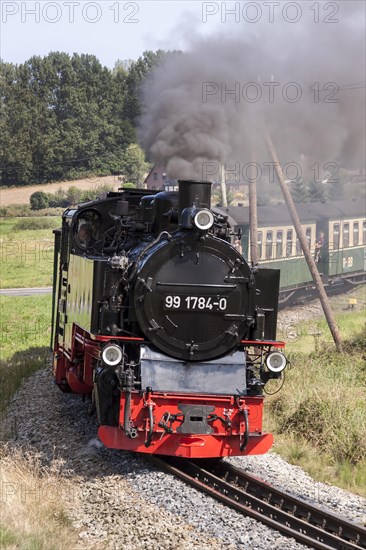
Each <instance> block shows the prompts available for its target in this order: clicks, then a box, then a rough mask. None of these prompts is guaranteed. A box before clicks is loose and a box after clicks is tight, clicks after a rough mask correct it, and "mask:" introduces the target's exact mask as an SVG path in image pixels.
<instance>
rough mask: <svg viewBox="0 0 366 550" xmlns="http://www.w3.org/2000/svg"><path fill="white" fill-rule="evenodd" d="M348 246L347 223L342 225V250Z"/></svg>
mask: <svg viewBox="0 0 366 550" xmlns="http://www.w3.org/2000/svg"><path fill="white" fill-rule="evenodd" d="M347 246H349V223H348V222H347V223H345V224H344V225H343V248H346V247H347Z"/></svg>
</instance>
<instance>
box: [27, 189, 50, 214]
mask: <svg viewBox="0 0 366 550" xmlns="http://www.w3.org/2000/svg"><path fill="white" fill-rule="evenodd" d="M29 201H30V205H31V209H32V210H42V209H43V208H48V206H49V198H48V195H47V193H44V192H43V191H36V192H35V193H33V194H32V195H31V196H30V199H29Z"/></svg>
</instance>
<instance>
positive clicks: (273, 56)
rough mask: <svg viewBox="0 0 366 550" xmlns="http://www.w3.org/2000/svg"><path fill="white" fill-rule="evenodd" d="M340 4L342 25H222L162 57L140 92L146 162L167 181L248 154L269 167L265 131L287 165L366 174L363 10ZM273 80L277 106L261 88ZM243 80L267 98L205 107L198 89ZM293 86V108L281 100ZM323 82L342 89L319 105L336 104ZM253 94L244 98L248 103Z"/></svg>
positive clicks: (229, 99) (215, 100)
mask: <svg viewBox="0 0 366 550" xmlns="http://www.w3.org/2000/svg"><path fill="white" fill-rule="evenodd" d="M305 4H308V3H301V5H302V6H304V5H305ZM338 4H339V6H340V11H339V13H338V15H337V17H338V19H339V23H333V24H332V23H328V24H327V23H321V22H320V23H314V21H312V20H311V14H310V13H307V14H306V15H307V17H305V16H304V17H303V18H302V19H301V21H299V22H297V23H294V24H290V23H286V22H283V21H282V22H280V21H275V22H274V23H272V24H271V23H266V22H260V23H258V24H255V25H252V26H250V24H248V23H245V22H243V23H240V24H239V25H236V26H233V25H229V24H228V23H227V24H223V25H222V27H223V31H224V32H220V33H219V34H215V35H214V36H210V37H209V38H205V39H203V38H202V39H195V40H192V42H191V43H190V44H189V46H188V47H187V50H186V51H185V52H184V53H181V54H172V55H170V56H168V57H167V58H166V59H165V60H164V62H163V63H162V64H161V65H160V66H159V67H157V68H156V70H155V71H154V72H153V74H152V76H151V78H150V79H149V80H148V81H147V83H146V85H145V87H144V91H143V99H144V114H143V116H142V117H141V120H140V141H141V143H142V145H143V147H144V148H145V150H146V151H147V154H148V157H149V158H150V160H153V161H154V162H156V163H158V164H161V165H164V166H165V167H166V169H167V173H168V175H169V176H171V177H179V178H198V179H202V177H204V176H205V174H204V173H203V166H206V164H205V163H207V162H211V161H214V162H217V163H220V162H226V163H232V164H233V163H234V162H240V163H245V162H248V161H249V160H250V155H251V153H250V151H253V150H254V151H255V155H256V160H257V161H258V160H259V161H261V162H264V161H265V160H268V155H267V153H266V151H265V148H264V145H263V135H264V131H265V128H267V129H268V130H269V132H270V134H271V136H272V139H273V141H274V143H275V146H276V148H277V151H278V153H279V156H280V159H281V161H283V162H289V161H295V162H299V159H300V155H305V156H306V157H309V158H313V159H314V158H315V159H317V160H318V161H319V162H320V163H322V164H324V163H326V162H337V163H341V164H342V165H344V166H346V167H350V168H352V167H355V168H359V167H363V166H364V164H365V158H364V147H365V99H364V98H365V89H364V81H365V69H364V65H365V53H364V52H365V39H364V20H365V5H364V3H363V2H357V1H356V2H339V3H338ZM303 11H304V13H305V8H303ZM183 31H184V32H186V30H185V29H183ZM271 80H272V81H274V82H279V83H280V86H278V87H275V88H274V94H275V95H274V101H273V103H270V102H269V99H268V94H269V88H268V84H267V86H265V85H264V83H269V82H271ZM362 81H363V87H362ZM249 82H255V83H259V84H260V86H261V90H262V92H263V96H262V98H261V99H259V101H257V102H256V103H251V102H249V101H246V100H245V99H243V97H242V95H240V99H239V101H238V102H236V101H235V97H234V96H233V95H229V94H227V95H226V98H225V94H224V96H223V97H221V94H220V91H218V92H217V93H215V94H214V95H209V96H207V101H206V102H204V101H203V98H202V89H203V88H205V86H207V85H205V84H204V83H216V84H217V85H218V86H219V87H220V86H221V84H223V85H225V86H226V89H227V90H233V89H234V88H235V83H239V89H240V91H241V92H242V90H243V87H244V86H245V85H246V84H247V83H249ZM289 82H296V83H297V84H298V85H299V86H300V87H301V90H302V97H301V99H300V100H299V101H298V102H295V103H290V102H288V101H285V100H284V99H283V97H282V90H283V86H284V85H285V84H286V83H289ZM315 82H318V83H319V85H320V96H319V99H320V101H319V102H318V103H316V102H315V101H314V94H315V91H311V90H309V87H310V86H311V85H312V84H314V83H315ZM329 82H334V83H336V85H338V86H339V88H340V90H339V91H338V92H335V94H334V96H333V98H334V99H337V100H338V102H336V103H333V102H331V103H326V102H325V101H324V100H325V99H327V98H328V99H332V98H331V96H330V95H329V94H330V93H331V92H332V88H329V89H328V90H327V91H325V90H322V88H323V86H324V85H325V84H326V83H329ZM360 82H361V84H359V83H360ZM355 83H358V85H357V86H348V85H349V84H355ZM344 87H346V88H347V87H349V88H352V89H342V88H344ZM211 89H212V90H213V88H211ZM254 91H255V90H254V89H253V88H252V89H251V90H250V89H248V90H247V94H249V95H250V94H251V96H250V97H253V92H254ZM288 91H289V93H290V94H294V92H296V90H295V89H294V88H291V89H289V90H288ZM222 99H223V100H224V101H222Z"/></svg>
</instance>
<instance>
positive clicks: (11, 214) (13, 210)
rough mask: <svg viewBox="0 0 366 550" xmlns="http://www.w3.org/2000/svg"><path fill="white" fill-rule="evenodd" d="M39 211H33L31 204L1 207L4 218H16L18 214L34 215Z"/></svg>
mask: <svg viewBox="0 0 366 550" xmlns="http://www.w3.org/2000/svg"><path fill="white" fill-rule="evenodd" d="M34 214H36V215H37V216H39V214H38V212H34V211H33V212H32V211H31V209H30V206H29V204H9V206H2V207H1V208H0V216H1V217H2V218H16V217H18V216H32V215H34Z"/></svg>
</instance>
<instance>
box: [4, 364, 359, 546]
mask: <svg viewBox="0 0 366 550" xmlns="http://www.w3.org/2000/svg"><path fill="white" fill-rule="evenodd" d="M87 409H88V403H87V402H83V401H82V399H81V398H80V397H79V396H75V395H70V394H62V393H61V392H60V390H59V389H58V388H57V387H56V386H55V385H54V384H53V382H52V376H51V372H50V369H47V370H42V371H39V372H37V373H35V374H34V375H33V376H32V377H30V378H29V379H27V380H26V381H25V382H24V383H23V385H22V387H21V388H20V390H19V391H18V392H17V393H16V395H15V396H14V397H13V399H12V402H11V404H10V406H9V409H8V415H7V419H8V433H9V429H10V432H11V434H12V435H11V436H10V437H11V442H12V444H14V445H17V446H18V445H21V446H27V447H28V448H31V449H32V452H34V453H37V454H39V456H40V458H41V460H42V462H43V463H44V464H46V465H47V464H51V463H52V462H53V461H54V460H55V459H56V460H58V461H59V463H60V464H61V465H62V466H61V474H62V475H64V476H66V477H67V478H68V479H70V478H71V480H72V484H73V487H74V490H73V491H72V494H69V495H64V498H65V499H66V501H68V500H69V501H70V504H71V508H72V519H73V522H74V525H75V527H76V528H77V529H78V530H79V533H80V535H79V536H80V548H81V547H83V548H85V547H87V548H93V547H94V546H95V547H96V548H97V547H98V548H106V549H129V548H131V549H132V548H146V549H147V548H151V549H154V548H163V549H165V548H166V549H170V548H171V549H173V548H184V549H190V548H199V549H206V548H207V549H208V548H211V549H214V550H215V549H221V548H225V549H234V548H243V549H256V550H262V549H263V550H266V549H269V548H271V549H272V548H280V549H285V550H290V549H293V550H295V549H296V550H297V549H301V548H304V546H302V545H301V544H299V543H297V542H295V541H294V540H292V539H289V538H286V537H283V536H282V535H281V534H280V533H278V532H276V531H273V530H271V529H269V528H267V527H265V526H263V525H262V524H260V523H258V522H256V521H254V520H252V519H250V518H247V517H243V516H241V515H239V514H238V513H237V512H235V511H233V510H230V509H229V508H227V507H225V506H224V505H222V504H220V503H217V502H215V501H214V500H213V499H211V498H210V497H208V496H206V495H203V494H201V493H199V492H197V491H196V490H194V489H192V488H191V487H188V486H187V485H185V484H184V483H183V482H181V481H180V480H177V479H175V478H173V477H172V476H170V475H168V474H165V473H164V472H161V471H158V470H157V469H156V468H154V467H153V466H151V465H150V464H149V463H148V462H147V461H146V460H144V459H143V457H140V456H138V455H133V454H131V453H127V452H123V451H113V450H110V449H106V448H104V447H103V446H102V445H101V443H100V442H99V440H98V439H97V426H96V423H95V420H94V418H91V417H90V416H88V414H87ZM229 460H230V462H232V463H233V464H235V465H237V466H240V467H242V468H244V469H246V470H248V471H249V472H252V473H254V474H256V475H258V477H261V478H263V479H266V480H268V481H269V482H271V483H273V484H274V485H276V486H278V487H280V488H281V489H283V490H285V491H288V492H291V493H293V494H295V495H300V496H302V497H303V498H304V499H306V500H308V501H311V502H314V503H315V504H318V505H321V506H328V507H329V508H330V509H331V510H333V511H334V512H335V513H338V514H343V515H345V516H348V517H350V518H351V519H353V520H355V521H360V522H365V521H366V517H365V516H366V501H365V499H362V498H360V497H357V496H355V495H352V494H349V493H347V492H346V491H343V490H341V489H338V488H336V487H332V486H329V485H327V484H323V483H318V482H315V481H314V480H312V479H311V478H310V477H309V476H308V475H307V474H305V473H304V472H303V471H302V470H301V469H300V468H299V467H296V466H292V465H290V464H288V463H286V462H285V461H284V460H282V459H281V458H280V457H279V456H278V455H276V454H275V453H270V454H268V455H266V456H260V457H235V458H231V459H229ZM100 543H102V546H100Z"/></svg>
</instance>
